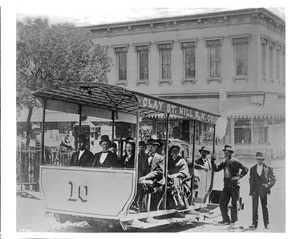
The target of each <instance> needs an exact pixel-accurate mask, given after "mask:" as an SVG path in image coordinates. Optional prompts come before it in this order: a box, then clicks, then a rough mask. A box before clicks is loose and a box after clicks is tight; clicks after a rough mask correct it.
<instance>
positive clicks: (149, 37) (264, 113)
mask: <svg viewBox="0 0 300 239" xmlns="http://www.w3.org/2000/svg"><path fill="white" fill-rule="evenodd" d="M87 28H88V29H89V30H90V31H91V33H92V34H93V39H94V41H95V43H99V44H101V45H103V46H106V47H107V50H108V54H109V56H110V57H111V58H112V60H113V62H114V66H113V68H112V71H111V72H110V73H109V75H108V82H109V83H110V84H115V85H119V86H123V87H126V88H129V89H131V90H136V91H140V92H145V93H147V94H153V95H156V96H160V97H164V98H168V99H171V100H174V101H177V102H180V103H183V104H187V105H190V106H193V107H197V108H200V109H205V110H208V111H212V112H216V113H220V114H221V115H222V116H223V117H224V118H226V120H227V127H226V134H225V136H224V137H220V139H218V145H219V147H220V148H221V147H222V145H224V144H225V143H230V144H232V145H234V146H235V148H236V153H237V154H240V155H253V154H255V152H256V151H257V150H269V151H272V153H273V156H274V157H280V156H282V155H283V154H284V144H285V21H284V20H283V19H281V18H279V17H278V16H276V15H274V14H273V13H271V12H270V11H268V10H266V9H263V8H258V9H243V10H237V11H225V12H215V13H206V14H198V15H190V16H181V17H169V18H157V19H150V20H141V21H132V22H121V23H114V24H105V25H95V26H88V27H87ZM152 123H153V122H151V119H149V120H147V121H145V127H146V128H147V126H149V125H150V126H151V130H150V131H153V132H154V133H159V132H160V127H163V123H160V122H159V120H158V122H156V123H155V124H152ZM151 124H152V125H151ZM171 127H173V128H174V127H175V128H176V129H178V128H179V134H180V138H182V139H184V140H185V141H190V139H191V137H192V132H193V131H192V130H191V128H192V127H193V126H192V124H190V123H188V122H182V121H181V122H179V123H175V122H173V125H171ZM196 127H197V131H196V132H197V135H196V139H197V140H198V141H197V142H198V145H199V146H200V145H201V144H203V143H205V141H204V138H205V137H206V136H207V135H209V128H207V126H205V125H197V126H196ZM173 131H174V134H177V131H176V130H173ZM173 131H171V133H172V132H173ZM153 132H152V133H153ZM205 135H206V136H205ZM203 137H204V138H203ZM206 138H207V137H206ZM208 138H209V137H208ZM208 141H209V140H208ZM208 141H207V144H208V145H209V142H208Z"/></svg>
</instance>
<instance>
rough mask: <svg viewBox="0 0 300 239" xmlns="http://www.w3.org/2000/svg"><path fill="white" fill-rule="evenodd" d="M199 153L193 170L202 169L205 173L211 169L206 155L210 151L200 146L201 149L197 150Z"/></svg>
mask: <svg viewBox="0 0 300 239" xmlns="http://www.w3.org/2000/svg"><path fill="white" fill-rule="evenodd" d="M199 153H200V155H201V157H200V158H198V159H196V160H195V168H199V169H203V170H205V171H208V170H209V169H211V162H210V161H209V159H208V157H207V156H208V155H209V153H210V151H209V150H208V148H207V147H206V146H202V147H201V149H199Z"/></svg>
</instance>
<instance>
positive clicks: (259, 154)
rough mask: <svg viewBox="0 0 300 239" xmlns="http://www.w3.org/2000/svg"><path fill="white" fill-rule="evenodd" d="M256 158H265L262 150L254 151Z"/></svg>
mask: <svg viewBox="0 0 300 239" xmlns="http://www.w3.org/2000/svg"><path fill="white" fill-rule="evenodd" d="M254 158H256V159H265V157H264V154H263V153H262V152H256V155H255V156H254Z"/></svg>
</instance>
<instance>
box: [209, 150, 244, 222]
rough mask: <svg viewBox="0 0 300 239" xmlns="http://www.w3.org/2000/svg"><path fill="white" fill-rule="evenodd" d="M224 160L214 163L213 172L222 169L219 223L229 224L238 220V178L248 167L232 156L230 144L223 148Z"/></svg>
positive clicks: (242, 175) (232, 151)
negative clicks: (222, 180)
mask: <svg viewBox="0 0 300 239" xmlns="http://www.w3.org/2000/svg"><path fill="white" fill-rule="evenodd" d="M223 152H224V155H225V161H223V162H222V163H220V164H219V165H216V164H214V166H213V168H214V171H215V172H218V171H221V170H222V169H223V170H224V188H223V190H222V193H221V197H220V203H219V205H220V210H221V214H222V218H223V220H222V221H220V222H219V223H221V224H226V225H229V224H230V223H235V222H236V221H237V220H238V216H237V202H238V199H239V193H240V186H239V180H240V179H241V178H242V177H244V176H245V175H246V174H247V172H248V168H247V167H245V166H244V165H243V164H242V163H241V162H240V161H239V160H237V159H235V158H233V157H232V154H233V153H234V150H233V148H232V146H230V145H225V146H224V149H223ZM230 198H231V220H230V218H229V216H228V204H229V201H230Z"/></svg>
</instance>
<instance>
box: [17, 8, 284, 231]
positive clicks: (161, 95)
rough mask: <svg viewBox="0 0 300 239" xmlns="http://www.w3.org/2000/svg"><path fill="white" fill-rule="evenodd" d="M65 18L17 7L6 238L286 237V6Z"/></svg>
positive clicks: (88, 14) (160, 10)
mask: <svg viewBox="0 0 300 239" xmlns="http://www.w3.org/2000/svg"><path fill="white" fill-rule="evenodd" d="M62 9H63V11H62ZM62 9H59V10H58V9H55V8H50V7H49V8H42V7H40V6H35V7H34V8H30V7H29V6H26V5H25V4H20V5H19V6H18V7H17V15H16V103H17V107H16V110H17V112H16V113H17V122H16V127H17V132H16V133H17V135H16V142H17V145H16V155H17V156H16V194H17V196H16V232H23V233H26V232H76V233H77V232H80V233H104V232H105V233H107V232H119V233H130V232H213V233H216V232H239V233H243V232H246V233H257V232H264V233H285V232H286V137H285V136H286V132H285V128H286V115H285V108H286V107H285V100H286V97H285V95H286V92H285V87H286V77H285V75H286V71H285V65H286V63H285V62H286V60H285V59H286V51H285V49H286V35H285V32H286V25H285V8H280V7H277V8H275V7H253V8H252V7H249V8H233V7H228V8H224V7H222V8H187V7H186V8H172V7H169V8H154V7H153V8H129V7H128V8H122V10H119V11H113V10H111V11H108V10H107V9H106V10H103V11H101V10H100V9H99V10H98V11H95V10H92V9H91V10H90V11H85V10H83V11H82V12H81V13H80V14H78V13H76V12H73V11H72V10H71V9H70V11H68V9H64V8H62ZM74 13H75V14H74Z"/></svg>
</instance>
